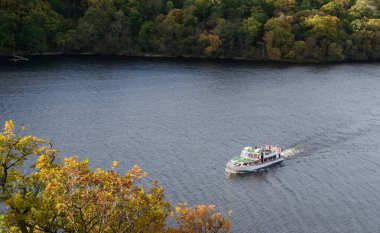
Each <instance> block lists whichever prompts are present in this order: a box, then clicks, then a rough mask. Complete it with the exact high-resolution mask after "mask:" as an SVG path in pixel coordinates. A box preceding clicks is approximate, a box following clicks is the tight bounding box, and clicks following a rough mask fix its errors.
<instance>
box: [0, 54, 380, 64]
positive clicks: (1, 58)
mask: <svg viewBox="0 0 380 233" xmlns="http://www.w3.org/2000/svg"><path fill="white" fill-rule="evenodd" d="M12 56H14V55H13V54H0V61H1V62H2V61H6V62H9V63H20V62H21V63H23V62H26V61H16V62H15V61H10V60H9V58H11V57H12ZM15 56H20V57H25V58H28V59H29V61H31V60H32V58H33V57H35V58H38V57H121V58H140V59H144V58H152V59H158V58H160V59H183V60H203V61H242V62H250V63H261V64H263V63H268V64H297V65H303V64H305V65H307V64H345V63H372V62H380V60H363V61H355V60H342V61H328V60H304V61H300V60H278V61H274V60H253V59H249V58H244V57H205V56H191V55H183V56H172V55H163V54H147V53H141V54H111V53H110V54H104V53H93V52H82V53H66V52H46V53H35V54H17V55H15Z"/></svg>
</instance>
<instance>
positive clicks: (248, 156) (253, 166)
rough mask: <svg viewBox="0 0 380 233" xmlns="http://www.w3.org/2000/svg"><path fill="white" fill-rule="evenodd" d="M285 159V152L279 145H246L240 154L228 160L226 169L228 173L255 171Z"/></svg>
mask: <svg viewBox="0 0 380 233" xmlns="http://www.w3.org/2000/svg"><path fill="white" fill-rule="evenodd" d="M283 160H284V154H283V153H282V152H281V148H280V147H278V146H271V145H266V146H265V147H257V146H255V147H250V146H247V147H244V149H243V150H242V151H241V154H240V155H239V156H236V157H233V158H232V159H230V160H229V161H228V162H227V166H226V169H225V170H226V172H228V173H246V172H254V171H257V170H260V169H263V168H266V167H268V166H271V165H274V164H277V163H281V162H282V161H283Z"/></svg>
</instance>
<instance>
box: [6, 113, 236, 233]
mask: <svg viewBox="0 0 380 233" xmlns="http://www.w3.org/2000/svg"><path fill="white" fill-rule="evenodd" d="M57 155H58V151H57V150H56V149H54V148H52V145H51V144H50V143H49V144H46V141H45V140H42V139H40V138H37V137H35V136H18V135H17V134H16V130H15V128H14V124H13V122H12V121H7V122H5V127H4V132H3V133H0V201H1V203H2V204H3V205H6V207H7V210H6V211H5V212H4V213H3V214H2V215H1V216H0V230H2V232H3V231H4V232H12V233H16V232H17V233H19V232H22V233H34V232H37V233H39V232H40V233H42V232H51V233H58V232H62V231H63V232H69V233H95V232H115V233H123V232H130V233H133V232H141V233H148V232H149V233H152V232H157V233H158V232H159V233H164V232H168V233H170V232H188V233H190V232H194V233H195V232H205V233H206V232H229V226H230V225H229V224H230V223H229V217H228V218H225V217H223V215H222V214H221V213H218V212H216V211H215V207H214V206H211V205H209V206H205V205H199V206H196V207H194V208H192V207H187V206H185V205H179V206H178V207H176V208H175V209H176V215H172V210H173V209H172V207H171V205H170V203H169V202H168V201H167V200H165V196H164V190H163V188H161V187H159V186H158V185H157V181H154V182H153V183H152V185H151V187H149V188H148V189H146V188H145V187H144V186H143V185H141V184H140V182H141V180H142V179H143V178H145V177H146V176H147V175H148V174H147V173H145V172H143V171H142V170H141V169H140V168H139V167H137V166H134V167H133V168H132V169H131V170H130V171H128V172H127V173H126V174H125V175H122V174H120V173H118V172H116V171H115V168H116V167H117V166H118V164H119V163H118V162H113V163H112V166H111V168H110V169H109V170H103V169H100V168H98V169H95V170H93V169H92V168H91V167H90V166H89V163H90V161H89V160H87V159H84V160H82V161H78V160H77V157H75V156H71V157H68V158H64V159H63V162H62V163H57V162H56V156H57ZM32 156H34V157H35V158H36V160H37V161H36V163H35V164H34V165H33V166H32V169H30V170H29V172H28V173H25V172H24V173H21V172H20V170H19V169H20V168H21V167H23V166H24V162H26V160H27V159H28V158H30V157H32ZM170 217H172V219H171V221H172V222H173V223H176V225H173V226H171V227H168V226H167V221H168V219H169V218H170ZM198 230H201V231H198Z"/></svg>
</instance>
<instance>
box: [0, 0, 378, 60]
mask: <svg viewBox="0 0 380 233" xmlns="http://www.w3.org/2000/svg"><path fill="white" fill-rule="evenodd" d="M0 20H1V22H2V23H1V25H0V53H3V54H7V53H15V52H18V51H21V52H23V53H41V52H46V51H49V52H64V53H80V52H93V53H100V54H126V55H137V56H138V55H145V54H151V55H162V56H192V57H215V58H218V57H225V58H235V57H239V58H245V59H251V60H283V61H340V60H373V59H379V58H380V28H379V24H380V23H379V22H380V4H379V1H377V0H125V1H120V0H88V1H84V0H23V1H21V0H12V1H11V0H1V1H0Z"/></svg>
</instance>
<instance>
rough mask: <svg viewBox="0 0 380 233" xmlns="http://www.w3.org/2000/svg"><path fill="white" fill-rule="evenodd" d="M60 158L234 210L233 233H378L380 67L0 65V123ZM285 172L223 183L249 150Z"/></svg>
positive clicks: (174, 196)
mask: <svg viewBox="0 0 380 233" xmlns="http://www.w3.org/2000/svg"><path fill="white" fill-rule="evenodd" d="M6 119H13V120H14V121H15V122H16V123H17V124H18V125H19V126H21V125H27V126H28V128H29V131H28V133H31V134H34V135H38V136H40V137H43V138H48V139H51V140H52V141H53V143H54V144H55V146H56V147H58V149H59V150H60V151H61V152H62V155H63V156H67V155H71V154H77V155H78V156H79V157H80V158H84V157H87V158H90V160H91V162H92V166H93V167H102V168H109V166H110V164H111V162H112V161H113V160H117V161H120V162H121V166H120V168H119V171H121V172H125V171H126V170H127V169H129V168H130V167H131V166H132V165H134V164H137V165H139V166H140V167H141V168H142V169H143V170H144V171H147V172H149V173H150V175H151V178H150V179H157V180H158V181H159V184H160V185H161V186H163V187H164V188H165V191H166V196H167V198H168V199H169V200H170V201H171V202H172V203H173V204H176V203H177V202H182V201H188V203H189V204H191V205H194V204H200V203H210V204H215V205H217V206H218V208H219V210H220V211H223V212H226V211H228V210H230V209H231V210H232V211H233V221H232V232H253V231H255V232H379V231H380V224H379V217H380V63H356V64H330V65H286V64H253V63H249V62H232V61H202V60H174V59H135V58H129V59H127V58H113V57H60V58H58V57H49V58H39V59H33V60H32V61H31V62H28V63H25V64H9V63H3V64H2V65H0V121H1V122H4V121H5V120H6ZM267 143H271V144H275V145H280V146H282V147H284V148H287V150H286V155H287V158H286V160H285V161H284V162H283V163H282V165H279V166H275V167H271V168H270V169H268V170H267V171H265V172H258V173H255V174H248V175H237V176H236V175H235V176H231V177H226V176H225V173H224V168H225V164H226V162H227V161H228V159H229V158H231V157H233V156H235V155H238V154H239V153H240V151H241V149H242V148H243V147H244V146H247V145H255V144H258V145H261V144H267Z"/></svg>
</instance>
